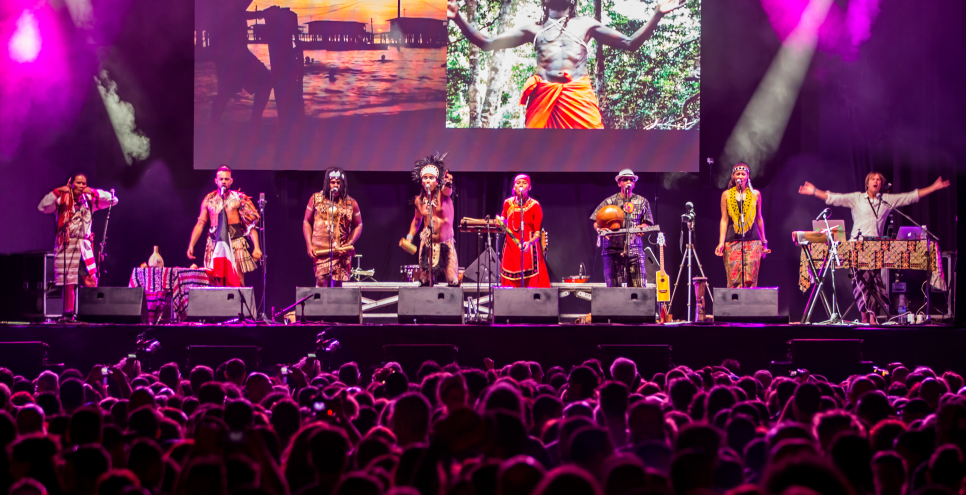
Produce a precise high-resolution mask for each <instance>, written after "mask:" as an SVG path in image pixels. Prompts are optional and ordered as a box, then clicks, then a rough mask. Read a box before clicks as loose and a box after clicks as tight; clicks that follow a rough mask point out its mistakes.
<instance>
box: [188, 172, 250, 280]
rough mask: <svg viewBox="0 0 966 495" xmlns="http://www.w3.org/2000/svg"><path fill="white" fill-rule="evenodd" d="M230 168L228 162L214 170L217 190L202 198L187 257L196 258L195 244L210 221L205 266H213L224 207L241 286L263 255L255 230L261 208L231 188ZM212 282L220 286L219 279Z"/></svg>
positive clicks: (209, 267) (210, 267)
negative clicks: (250, 241)
mask: <svg viewBox="0 0 966 495" xmlns="http://www.w3.org/2000/svg"><path fill="white" fill-rule="evenodd" d="M232 182H233V181H232V178H231V169H230V168H228V166H227V165H222V166H221V167H218V171H217V172H216V173H215V186H217V187H218V189H217V190H215V191H212V192H210V193H208V195H207V196H205V199H203V200H202V201H201V213H200V214H199V215H198V222H197V223H195V228H194V229H193V230H192V231H191V240H190V241H189V244H188V259H192V260H193V259H195V255H194V252H195V244H196V243H197V242H198V239H199V238H200V237H201V233H202V232H203V231H204V228H205V224H207V223H208V221H209V220H210V221H211V227H210V228H209V229H208V241H207V243H206V244H205V268H207V269H209V270H210V269H212V268H213V267H214V265H213V264H214V258H213V253H214V248H215V235H217V233H218V218H219V215H220V214H221V211H222V210H225V213H226V216H227V218H228V230H229V235H230V236H231V247H232V252H233V254H234V257H235V260H234V261H235V272H236V273H237V274H238V280H239V282H240V283H241V286H243V287H244V286H245V274H246V273H248V272H251V271H254V270H255V268H256V266H255V261H258V259H259V258H261V257H262V250H261V248H259V244H258V232H257V231H256V230H253V228H254V227H255V224H257V223H258V219H259V215H258V210H256V209H255V205H254V204H253V203H252V200H251V198H250V197H248V196H247V195H246V194H244V193H242V192H241V191H232V190H231V184H232ZM246 238H251V240H252V246H253V249H252V252H251V254H249V252H248V240H247V239H246ZM213 282H214V283H213V285H220V284H219V281H218V280H214V281H213Z"/></svg>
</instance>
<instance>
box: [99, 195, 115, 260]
mask: <svg viewBox="0 0 966 495" xmlns="http://www.w3.org/2000/svg"><path fill="white" fill-rule="evenodd" d="M113 207H114V189H111V202H110V203H108V204H107V218H106V219H104V234H103V235H101V244H100V246H99V251H100V252H99V253H97V267H98V269H100V270H101V273H107V269H105V268H104V265H103V263H104V258H107V253H106V249H107V225H108V224H109V223H111V209H112V208H113Z"/></svg>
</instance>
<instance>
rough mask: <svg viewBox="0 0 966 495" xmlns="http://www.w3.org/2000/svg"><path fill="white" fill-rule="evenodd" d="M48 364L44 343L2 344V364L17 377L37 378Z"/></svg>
mask: <svg viewBox="0 0 966 495" xmlns="http://www.w3.org/2000/svg"><path fill="white" fill-rule="evenodd" d="M46 362H47V344H46V343H44V342H0V363H3V364H2V366H3V367H4V368H9V369H10V371H13V373H14V374H15V375H22V376H25V377H27V378H28V379H33V378H36V377H37V375H39V374H40V373H41V372H42V371H44V365H45V364H46Z"/></svg>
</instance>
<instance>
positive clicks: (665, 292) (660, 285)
mask: <svg viewBox="0 0 966 495" xmlns="http://www.w3.org/2000/svg"><path fill="white" fill-rule="evenodd" d="M657 244H658V245H659V246H660V249H661V269H660V270H658V272H657V276H656V277H655V278H654V281H655V282H656V285H657V301H658V302H659V303H660V306H661V323H666V322H667V321H668V320H670V315H669V314H667V308H666V305H665V303H667V302H668V301H670V300H671V283H670V280H669V279H668V276H667V272H665V271H664V244H665V241H664V233H663V232H659V233H658V234H657Z"/></svg>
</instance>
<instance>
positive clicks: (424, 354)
mask: <svg viewBox="0 0 966 495" xmlns="http://www.w3.org/2000/svg"><path fill="white" fill-rule="evenodd" d="M382 350H383V352H384V353H385V355H386V361H395V362H397V363H399V364H400V365H402V367H403V371H404V372H406V376H408V377H409V380H410V381H412V380H415V379H416V372H417V371H419V367H420V366H422V365H423V363H424V362H426V361H436V364H438V365H440V366H446V365H447V364H450V363H455V362H456V354H457V353H459V348H457V347H456V346H455V345H453V344H387V345H384V346H382Z"/></svg>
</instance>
